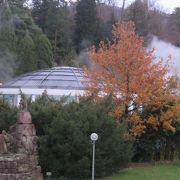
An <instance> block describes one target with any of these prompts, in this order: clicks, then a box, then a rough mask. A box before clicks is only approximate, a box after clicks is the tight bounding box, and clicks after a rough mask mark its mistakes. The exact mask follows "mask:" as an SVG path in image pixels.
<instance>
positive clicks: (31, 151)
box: [0, 104, 43, 180]
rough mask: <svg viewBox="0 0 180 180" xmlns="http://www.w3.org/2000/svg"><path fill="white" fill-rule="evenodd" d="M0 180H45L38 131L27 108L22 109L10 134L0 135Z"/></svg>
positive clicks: (3, 133)
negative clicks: (38, 144) (42, 171)
mask: <svg viewBox="0 0 180 180" xmlns="http://www.w3.org/2000/svg"><path fill="white" fill-rule="evenodd" d="M20 105H22V104H20ZM0 180H43V176H42V174H41V168H40V166H38V155H37V136H36V130H35V127H34V124H32V119H31V114H30V113H29V112H28V111H27V106H25V107H24V105H23V107H21V111H20V112H19V113H18V117H17V122H16V123H15V124H14V125H12V126H11V127H10V128H9V132H8V133H7V132H5V131H2V133H1V134H0Z"/></svg>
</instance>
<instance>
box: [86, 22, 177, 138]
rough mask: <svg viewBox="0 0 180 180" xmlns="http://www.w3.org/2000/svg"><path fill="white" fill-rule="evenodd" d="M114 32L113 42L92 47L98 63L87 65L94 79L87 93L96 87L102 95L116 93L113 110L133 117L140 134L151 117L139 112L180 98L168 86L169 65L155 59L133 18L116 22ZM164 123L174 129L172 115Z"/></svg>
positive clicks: (120, 116) (119, 115)
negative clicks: (138, 31)
mask: <svg viewBox="0 0 180 180" xmlns="http://www.w3.org/2000/svg"><path fill="white" fill-rule="evenodd" d="M113 36H114V41H113V42H108V43H105V42H101V43H100V46H99V50H96V49H95V47H93V48H92V49H91V51H90V56H91V58H92V61H93V63H94V66H92V67H90V68H85V72H86V73H85V76H86V77H88V78H89V79H90V82H89V83H88V87H87V91H86V92H87V95H88V94H91V93H92V92H94V91H99V92H100V93H99V95H101V96H103V95H104V94H112V96H113V98H114V100H115V102H116V104H117V108H116V109H115V111H114V113H113V114H114V115H115V116H117V117H118V120H119V121H123V120H124V119H129V120H130V124H131V126H132V129H131V130H132V133H133V134H134V135H135V136H139V135H141V134H142V133H143V131H144V130H145V128H146V126H145V122H146V121H148V119H142V118H141V117H140V116H139V114H140V112H141V109H142V108H145V107H147V106H151V107H153V108H154V109H158V108H159V107H161V106H164V105H166V104H167V103H168V102H171V101H176V99H175V98H174V94H173V91H172V89H171V88H170V87H169V86H168V83H170V81H171V78H169V76H168V70H169V65H168V63H167V64H165V65H164V63H163V61H162V60H160V61H158V60H156V61H155V57H154V51H153V50H151V51H148V50H147V49H146V48H144V47H143V42H144V41H143V38H142V37H139V36H138V35H136V33H135V26H134V24H133V23H132V22H127V23H124V22H123V23H121V24H116V25H115V26H114V27H113ZM99 97H100V96H99ZM162 119H163V118H162ZM161 123H165V124H166V125H165V124H164V125H163V127H164V128H165V129H168V130H171V131H174V129H173V128H172V126H171V124H172V118H169V120H167V119H166V120H165V119H163V120H162V122H161Z"/></svg>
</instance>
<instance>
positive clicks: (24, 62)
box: [17, 32, 37, 74]
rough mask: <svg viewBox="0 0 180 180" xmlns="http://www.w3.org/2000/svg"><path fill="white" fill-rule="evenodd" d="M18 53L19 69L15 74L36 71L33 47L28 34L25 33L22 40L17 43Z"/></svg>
mask: <svg viewBox="0 0 180 180" xmlns="http://www.w3.org/2000/svg"><path fill="white" fill-rule="evenodd" d="M18 51H19V55H18V61H19V62H18V63H19V67H18V70H17V74H22V73H26V72H30V71H33V70H35V69H37V59H36V56H35V45H34V42H33V40H32V38H31V36H30V34H29V33H28V32H26V35H25V36H24V38H23V39H22V40H21V41H20V42H19V47H18Z"/></svg>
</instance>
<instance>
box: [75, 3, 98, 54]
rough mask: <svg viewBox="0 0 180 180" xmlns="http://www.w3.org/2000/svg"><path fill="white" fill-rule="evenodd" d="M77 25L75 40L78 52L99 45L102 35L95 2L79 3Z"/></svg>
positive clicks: (76, 16)
mask: <svg viewBox="0 0 180 180" xmlns="http://www.w3.org/2000/svg"><path fill="white" fill-rule="evenodd" d="M75 23H76V27H75V34H74V40H75V45H76V50H77V52H79V51H80V50H81V49H82V48H84V47H85V48H86V47H88V46H89V45H91V44H97V42H98V41H99V40H100V38H101V33H100V20H99V19H98V17H97V13H96V2H95V0H80V1H78V4H77V7H76V15H75Z"/></svg>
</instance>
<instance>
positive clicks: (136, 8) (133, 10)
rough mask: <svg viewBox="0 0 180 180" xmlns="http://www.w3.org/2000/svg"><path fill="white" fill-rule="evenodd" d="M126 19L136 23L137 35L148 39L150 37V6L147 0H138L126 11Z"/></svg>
mask: <svg viewBox="0 0 180 180" xmlns="http://www.w3.org/2000/svg"><path fill="white" fill-rule="evenodd" d="M126 19H128V20H131V21H133V22H134V23H135V26H136V33H138V35H140V36H143V37H146V36H147V35H148V5H147V2H146V0H136V1H135V2H134V3H132V4H131V5H130V6H129V7H128V8H127V10H126Z"/></svg>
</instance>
